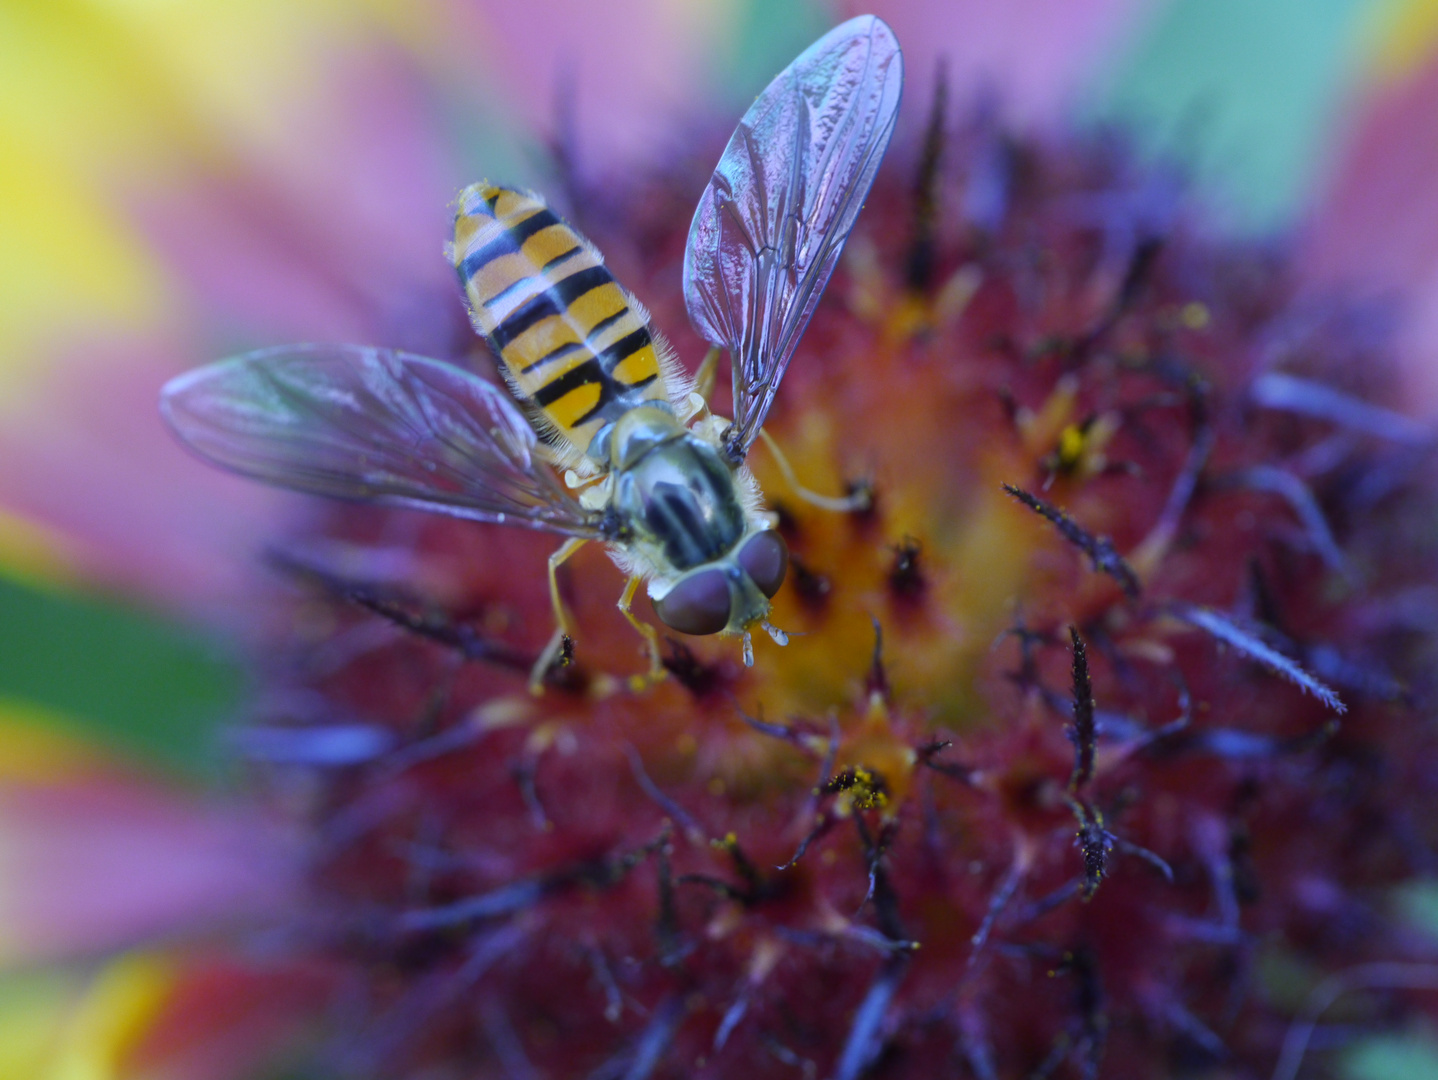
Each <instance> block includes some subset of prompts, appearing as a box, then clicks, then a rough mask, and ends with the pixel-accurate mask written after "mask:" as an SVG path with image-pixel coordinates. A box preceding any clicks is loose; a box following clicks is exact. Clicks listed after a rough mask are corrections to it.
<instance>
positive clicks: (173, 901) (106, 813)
mask: <svg viewBox="0 0 1438 1080" xmlns="http://www.w3.org/2000/svg"><path fill="white" fill-rule="evenodd" d="M0 875H3V876H0V881H3V885H0V935H3V936H0V960H3V962H5V963H7V964H28V963H35V962H44V961H53V960H56V959H61V958H65V957H74V956H82V955H87V954H92V953H96V952H101V951H108V950H113V949H117V948H123V947H126V946H130V945H133V944H135V943H138V942H144V941H146V940H151V939H155V938H159V937H165V938H170V937H173V936H176V935H186V936H188V935H192V934H196V933H202V932H207V931H213V930H220V929H230V928H233V927H234V926H235V925H236V924H239V923H246V922H253V921H255V920H259V919H263V918H266V917H269V916H274V915H276V914H277V913H278V912H279V911H281V910H282V909H283V908H284V907H285V905H286V904H288V903H289V902H290V901H291V900H292V899H293V890H294V888H295V877H294V874H293V866H292V863H291V860H290V858H289V856H288V854H287V853H286V851H285V847H284V844H283V843H282V842H281V841H280V839H279V836H278V834H277V833H276V832H275V831H274V830H273V829H271V828H269V827H268V826H267V825H266V824H265V823H264V822H263V821H262V820H261V819H259V818H258V816H257V815H255V814H253V813H252V812H249V811H240V810H237V809H232V808H225V807H211V806H203V805H199V804H198V803H197V802H196V801H193V800H191V799H188V798H185V797H183V796H180V795H178V794H174V793H170V792H165V791H163V790H161V789H160V788H159V787H158V786H156V787H151V786H149V785H148V784H147V783H146V782H145V781H143V780H142V779H139V778H130V777H117V776H115V775H101V774H99V773H92V774H87V775H78V776H71V777H68V778H66V779H64V780H61V781H56V782H53V783H36V782H15V781H7V782H5V783H3V784H0Z"/></svg>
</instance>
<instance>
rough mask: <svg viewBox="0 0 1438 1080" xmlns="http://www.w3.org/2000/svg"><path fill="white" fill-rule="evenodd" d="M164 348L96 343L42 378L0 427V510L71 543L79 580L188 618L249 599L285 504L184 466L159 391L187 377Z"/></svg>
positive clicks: (170, 346) (187, 358)
mask: <svg viewBox="0 0 1438 1080" xmlns="http://www.w3.org/2000/svg"><path fill="white" fill-rule="evenodd" d="M192 353H193V350H192V349H191V350H187V349H186V348H185V347H184V346H182V345H179V344H177V343H175V342H169V343H147V344H142V343H138V342H136V343H128V344H126V343H97V344H96V345H95V347H94V348H93V349H89V350H86V349H77V350H75V351H74V352H72V353H71V354H70V355H68V356H66V357H65V358H63V359H62V360H60V361H58V362H57V363H56V364H55V365H54V366H53V367H52V368H51V369H49V370H48V371H47V372H46V377H47V382H46V384H45V385H44V386H43V387H42V388H40V389H39V390H38V392H37V395H36V396H37V400H34V401H32V402H30V403H29V405H28V407H27V408H26V409H25V410H24V411H23V412H20V413H18V414H16V415H13V416H10V417H8V418H7V420H6V423H5V424H4V425H0V460H3V461H4V462H5V468H4V469H0V505H3V506H4V507H5V508H6V509H8V510H11V511H15V512H18V513H20V514H22V515H24V516H26V517H28V518H29V519H31V520H33V521H36V522H38V523H40V524H42V525H44V526H47V527H49V528H51V529H53V530H54V531H56V532H58V533H59V534H60V535H61V536H63V537H65V538H67V539H68V540H70V541H71V542H72V544H73V547H74V550H75V551H76V553H77V557H78V559H79V561H80V567H79V569H80V571H81V572H82V573H83V574H84V575H85V576H86V577H88V578H90V579H92V580H95V581H98V582H100V583H103V584H105V585H107V586H110V587H113V588H119V589H124V590H127V591H133V592H136V593H139V594H141V595H147V596H150V597H153V598H155V599H158V600H162V601H166V602H168V603H170V604H172V605H174V606H177V607H183V608H186V609H189V610H193V611H201V610H206V609H213V608H223V607H225V606H226V605H228V604H232V603H235V602H241V601H243V599H244V597H245V596H246V595H249V594H251V593H252V592H253V590H252V588H251V587H250V583H251V582H252V580H253V574H254V569H255V566H256V559H257V557H258V555H259V553H260V551H261V549H262V548H263V546H264V544H265V543H266V542H267V541H269V540H271V539H272V538H273V537H274V536H275V535H276V533H277V531H278V520H277V515H278V514H279V512H280V509H281V507H282V506H284V505H293V504H287V503H286V501H285V499H286V497H285V496H281V495H279V494H277V493H275V492H273V491H271V490H269V489H267V488H264V487H261V486H260V485H258V484H253V483H248V482H246V481H243V480H240V479H238V478H235V477H231V476H227V475H225V474H223V473H220V472H218V471H217V470H215V469H213V468H211V467H209V466H207V465H204V464H202V463H201V462H199V461H198V460H196V459H195V458H193V457H192V456H190V455H189V454H187V453H186V452H185V451H184V450H183V449H181V447H180V446H179V444H178V443H177V442H176V441H175V440H174V438H173V437H172V436H171V435H170V433H169V432H168V431H167V430H165V428H164V425H163V424H162V423H161V422H160V418H159V412H158V407H157V402H158V395H159V391H160V387H161V386H162V385H163V383H164V381H165V380H166V379H167V378H169V377H170V376H171V375H174V374H177V373H178V372H180V371H181V370H183V369H184V368H185V367H188V366H190V364H191V362H192V361H193V359H194V357H193V355H192Z"/></svg>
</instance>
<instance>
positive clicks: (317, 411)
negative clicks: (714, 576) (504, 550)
mask: <svg viewBox="0 0 1438 1080" xmlns="http://www.w3.org/2000/svg"><path fill="white" fill-rule="evenodd" d="M160 411H161V413H162V414H163V415H164V417H165V420H166V421H167V422H168V423H169V425H170V427H171V428H172V429H173V430H174V432H175V434H176V435H178V436H179V437H180V439H181V441H182V442H184V443H185V444H186V445H188V446H189V447H190V448H191V449H193V450H194V451H196V452H197V453H198V454H199V455H200V456H201V457H204V458H206V459H207V460H209V461H211V462H213V463H215V464H217V465H220V466H222V467H224V468H226V469H231V470H233V471H234V472H237V473H241V474H243V475H245V476H250V477H254V478H255V479H258V480H263V481H266V482H267V483H271V484H276V485H279V486H280V487H286V488H292V489H294V490H296V491H303V492H307V493H310V494H316V495H329V496H333V497H336V498H341V499H364V500H369V501H373V502H382V503H389V504H392V505H400V506H411V507H415V508H418V509H422V510H433V511H438V512H439V513H444V514H450V515H453V516H455V517H462V518H470V519H473V520H477V521H493V522H508V523H511V524H516V525H528V526H530V527H532V528H536V529H546V530H549V531H552V532H559V533H565V534H568V535H572V536H584V537H595V536H598V535H599V527H598V517H599V515H597V514H594V513H591V512H588V511H586V510H584V509H583V508H582V507H580V505H579V504H578V503H577V502H576V501H575V500H574V499H573V498H572V497H571V496H570V495H569V494H568V492H566V491H565V490H564V488H563V487H562V486H561V484H560V482H559V480H558V479H557V478H556V477H555V475H554V474H553V472H551V471H550V469H549V468H548V467H547V466H546V465H545V464H544V463H543V462H541V461H539V460H537V459H536V457H535V453H534V451H535V446H536V443H537V439H536V438H535V434H534V430H533V428H531V427H530V425H529V423H528V421H526V420H525V418H524V416H523V415H522V414H521V413H520V411H519V410H518V409H517V408H516V407H515V405H514V403H513V402H511V401H510V400H509V399H508V398H507V397H506V396H505V394H504V392H503V391H502V390H500V389H499V387H497V386H494V385H493V384H491V383H488V382H485V381H484V380H483V379H481V378H479V377H478V376H476V375H473V374H471V373H469V372H467V371H463V370H461V369H459V368H457V367H453V366H452V365H449V364H443V363H440V362H439V361H437V360H427V359H425V358H424V357H421V356H412V355H410V354H408V353H401V352H392V351H390V350H388V349H378V348H366V347H362V346H358V345H292V346H285V347H282V348H277V349H262V350H260V351H259V352H252V353H247V354H246V355H244V356H239V357H236V358H234V359H232V360H223V361H221V362H219V363H216V364H211V365H209V366H208V367H203V368H199V369H198V370H196V371H191V372H188V373H187V374H185V375H181V376H179V377H178V378H176V379H173V380H171V381H170V382H169V383H168V384H167V385H166V386H165V388H164V390H163V391H162V392H161V395H160Z"/></svg>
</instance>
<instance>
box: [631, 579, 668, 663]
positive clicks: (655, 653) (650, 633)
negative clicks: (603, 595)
mask: <svg viewBox="0 0 1438 1080" xmlns="http://www.w3.org/2000/svg"><path fill="white" fill-rule="evenodd" d="M642 582H643V579H642V578H640V577H637V576H636V577H632V578H630V579H629V584H628V585H626V586H624V594H623V595H622V596H620V598H619V610H620V612H622V613H623V615H624V617H625V618H626V619H628V620H629V625H630V626H632V627H634V629H635V630H637V631H639V633H641V634H642V635H644V640H645V641H647V642H648V643H649V674H648V675H636V676H634V678H633V679H631V680H630V682H631V684H632V685H633V688H634V689H635V690H643V689H644V687H645V686H646V685H648V684H649V683H652V682H658V681H659V680H660V679H662V678H664V676H665V675H666V674H667V672H666V671H665V670H664V664H663V662H662V661H661V660H660V659H659V635H658V634H657V633H656V632H655V630H654V627H652V626H650V625H649V624H648V623H646V622H640V621H639V620H638V619H637V618H636V617H635V615H634V612H633V611H631V610H629V605H630V604H632V603H634V594H635V593H636V592H638V591H639V586H640V584H641V583H642Z"/></svg>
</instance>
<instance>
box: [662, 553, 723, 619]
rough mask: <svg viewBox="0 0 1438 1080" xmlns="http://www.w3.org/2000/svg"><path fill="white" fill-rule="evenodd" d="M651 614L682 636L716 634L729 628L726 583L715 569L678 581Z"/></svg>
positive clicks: (720, 571) (720, 572) (720, 573)
mask: <svg viewBox="0 0 1438 1080" xmlns="http://www.w3.org/2000/svg"><path fill="white" fill-rule="evenodd" d="M654 610H655V611H657V612H658V613H659V617H660V618H661V619H663V620H664V623H665V625H666V626H669V627H671V628H673V629H675V630H678V631H679V632H680V633H681V634H717V633H718V632H719V631H720V630H723V629H724V627H726V626H728V625H729V582H728V581H727V580H725V578H724V572H723V571H722V570H720V569H718V568H717V567H715V568H711V569H708V570H700V571H699V572H698V573H695V574H690V575H689V576H688V577H685V578H680V579H679V583H678V584H677V585H675V586H674V588H672V589H670V590H669V591H668V592H667V593H665V594H664V597H663V598H662V599H660V600H656V601H654Z"/></svg>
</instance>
